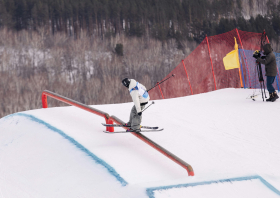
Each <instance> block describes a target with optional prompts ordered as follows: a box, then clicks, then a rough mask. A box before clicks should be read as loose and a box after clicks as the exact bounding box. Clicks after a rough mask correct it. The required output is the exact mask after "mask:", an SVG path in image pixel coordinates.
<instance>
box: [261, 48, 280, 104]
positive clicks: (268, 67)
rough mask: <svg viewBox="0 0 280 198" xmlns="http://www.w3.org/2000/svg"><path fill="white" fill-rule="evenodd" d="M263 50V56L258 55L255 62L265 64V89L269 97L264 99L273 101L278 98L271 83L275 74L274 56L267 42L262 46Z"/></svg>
mask: <svg viewBox="0 0 280 198" xmlns="http://www.w3.org/2000/svg"><path fill="white" fill-rule="evenodd" d="M263 50H264V55H265V56H263V57H258V58H257V62H259V63H261V64H264V65H265V75H266V82H267V90H268V92H269V99H267V100H266V101H271V102H274V101H275V100H276V99H278V98H279V96H278V95H277V93H276V91H275V89H274V87H273V85H272V84H273V82H274V80H275V77H276V75H277V65H276V58H275V55H274V53H273V49H272V47H271V45H270V44H269V43H267V44H265V45H264V46H263Z"/></svg>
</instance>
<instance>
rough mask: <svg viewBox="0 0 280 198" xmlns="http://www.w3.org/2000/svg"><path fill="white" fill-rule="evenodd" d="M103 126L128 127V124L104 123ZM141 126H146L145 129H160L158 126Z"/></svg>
mask: <svg viewBox="0 0 280 198" xmlns="http://www.w3.org/2000/svg"><path fill="white" fill-rule="evenodd" d="M102 125H103V126H106V127H127V126H124V125H121V124H104V123H102ZM141 128H144V129H158V127H149V126H141Z"/></svg>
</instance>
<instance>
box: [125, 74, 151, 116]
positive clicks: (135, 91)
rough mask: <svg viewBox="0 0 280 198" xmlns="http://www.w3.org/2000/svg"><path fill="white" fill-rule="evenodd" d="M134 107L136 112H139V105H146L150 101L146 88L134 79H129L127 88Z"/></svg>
mask: <svg viewBox="0 0 280 198" xmlns="http://www.w3.org/2000/svg"><path fill="white" fill-rule="evenodd" d="M128 90H129V92H130V95H131V97H132V100H133V102H134V105H135V107H136V110H137V112H138V113H139V112H141V107H140V106H141V105H140V104H141V103H147V102H149V100H150V96H149V94H148V92H147V91H146V87H145V86H144V85H142V84H140V83H139V82H136V80H134V79H130V84H129V87H128Z"/></svg>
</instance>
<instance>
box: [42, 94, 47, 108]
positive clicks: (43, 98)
mask: <svg viewBox="0 0 280 198" xmlns="http://www.w3.org/2000/svg"><path fill="white" fill-rule="evenodd" d="M42 105H43V108H44V109H45V108H48V99H47V95H46V94H44V93H43V94H42Z"/></svg>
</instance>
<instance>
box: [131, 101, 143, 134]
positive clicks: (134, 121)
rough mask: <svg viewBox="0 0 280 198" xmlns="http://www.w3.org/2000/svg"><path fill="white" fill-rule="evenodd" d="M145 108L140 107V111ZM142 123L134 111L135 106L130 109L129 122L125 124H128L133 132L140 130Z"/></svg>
mask: <svg viewBox="0 0 280 198" xmlns="http://www.w3.org/2000/svg"><path fill="white" fill-rule="evenodd" d="M144 108H145V105H143V106H141V110H143V109H144ZM141 121H142V115H141V116H139V115H138V113H137V110H136V107H135V105H134V106H133V107H132V109H131V112H130V116H129V122H128V123H127V124H130V125H131V127H130V128H132V129H133V130H135V129H140V124H141Z"/></svg>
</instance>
